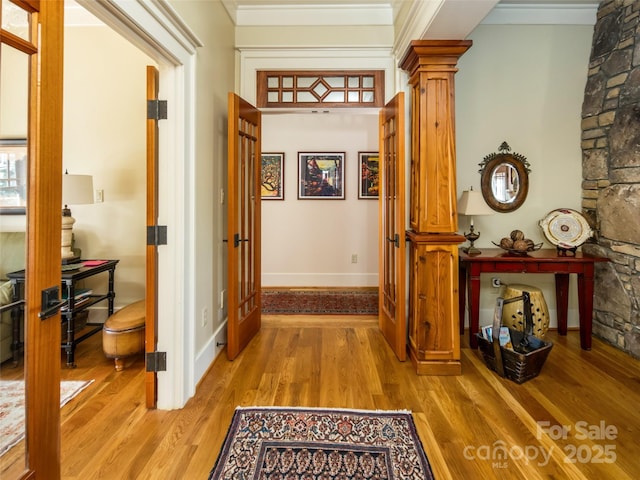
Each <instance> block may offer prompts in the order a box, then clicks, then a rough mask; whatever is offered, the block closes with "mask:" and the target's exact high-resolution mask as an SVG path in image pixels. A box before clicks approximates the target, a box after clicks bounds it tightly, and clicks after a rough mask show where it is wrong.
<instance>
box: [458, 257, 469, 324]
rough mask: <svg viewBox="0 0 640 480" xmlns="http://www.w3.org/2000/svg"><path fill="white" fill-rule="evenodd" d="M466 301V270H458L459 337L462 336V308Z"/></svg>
mask: <svg viewBox="0 0 640 480" xmlns="http://www.w3.org/2000/svg"><path fill="white" fill-rule="evenodd" d="M466 301H467V269H466V268H463V267H460V269H459V270H458V316H459V320H460V335H464V307H465V303H466Z"/></svg>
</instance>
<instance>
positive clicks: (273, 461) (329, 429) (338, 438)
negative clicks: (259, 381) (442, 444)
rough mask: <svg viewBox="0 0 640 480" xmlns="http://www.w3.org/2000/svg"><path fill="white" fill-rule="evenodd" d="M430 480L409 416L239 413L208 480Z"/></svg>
mask: <svg viewBox="0 0 640 480" xmlns="http://www.w3.org/2000/svg"><path fill="white" fill-rule="evenodd" d="M352 478H357V479H381V480H382V479H388V480H409V479H411V480H422V479H433V473H432V472H431V467H430V465H429V461H428V460H427V456H426V455H425V453H424V450H423V448H422V444H421V442H420V439H419V437H418V434H417V432H416V427H415V423H414V422H413V417H412V416H411V413H410V412H397V411H367V410H348V409H316V408H285V407H264V408H260V407H252V408H242V407H238V408H237V409H236V411H235V413H234V415H233V419H232V421H231V426H230V427H229V431H228V433H227V437H226V439H225V441H224V444H223V445H222V450H221V451H220V454H219V456H218V459H217V460H216V464H215V466H214V467H213V470H211V473H210V474H209V480H222V479H228V480H231V479H245V480H250V479H253V480H258V479H260V480H312V479H313V480H315V479H318V480H346V479H352Z"/></svg>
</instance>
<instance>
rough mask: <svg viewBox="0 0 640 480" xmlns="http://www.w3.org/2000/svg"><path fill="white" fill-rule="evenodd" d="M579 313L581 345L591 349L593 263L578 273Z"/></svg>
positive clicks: (584, 348)
mask: <svg viewBox="0 0 640 480" xmlns="http://www.w3.org/2000/svg"><path fill="white" fill-rule="evenodd" d="M578 313H579V315H580V346H581V347H582V349H583V350H591V328H592V323H593V265H585V266H584V273H579V274H578Z"/></svg>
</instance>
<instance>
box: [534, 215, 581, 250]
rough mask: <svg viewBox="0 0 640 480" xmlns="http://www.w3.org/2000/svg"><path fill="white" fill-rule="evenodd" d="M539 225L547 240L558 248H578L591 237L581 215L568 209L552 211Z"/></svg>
mask: <svg viewBox="0 0 640 480" xmlns="http://www.w3.org/2000/svg"><path fill="white" fill-rule="evenodd" d="M539 224H540V228H542V232H543V233H544V236H545V237H547V240H549V241H550V242H551V243H552V244H554V245H556V246H558V247H560V248H567V249H572V248H576V247H579V246H580V245H582V244H583V243H584V242H586V241H587V240H588V239H589V238H590V237H591V236H592V235H593V231H592V230H591V227H590V226H589V224H588V223H587V220H586V219H585V218H584V217H583V216H582V214H581V213H579V212H576V211H575V210H571V209H570V208H559V209H557V210H552V211H551V212H549V213H548V214H547V216H546V217H545V218H543V219H542V220H540V222H539Z"/></svg>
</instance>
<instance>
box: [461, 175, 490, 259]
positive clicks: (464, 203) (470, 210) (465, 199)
mask: <svg viewBox="0 0 640 480" xmlns="http://www.w3.org/2000/svg"><path fill="white" fill-rule="evenodd" d="M458 213H459V214H460V215H467V216H469V217H471V226H470V227H469V233H467V232H465V233H464V237H465V238H466V239H467V240H469V246H468V247H465V248H463V249H462V251H463V252H465V253H466V254H467V255H472V256H473V255H480V254H481V253H482V252H481V251H480V250H478V249H477V248H476V247H474V246H473V242H475V241H476V240H478V238H480V232H476V231H475V230H474V228H473V217H474V216H475V215H491V214H492V213H493V210H492V209H491V207H489V205H487V203H486V202H485V201H484V198H483V197H482V193H480V192H476V191H475V190H474V189H473V187H469V190H465V191H464V192H462V196H461V197H460V200H458Z"/></svg>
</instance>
